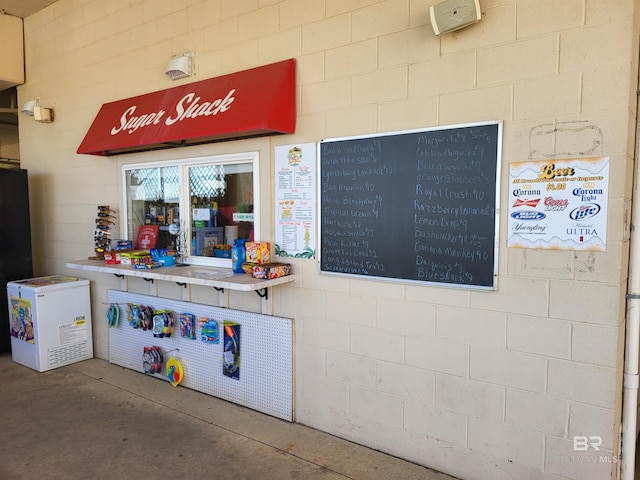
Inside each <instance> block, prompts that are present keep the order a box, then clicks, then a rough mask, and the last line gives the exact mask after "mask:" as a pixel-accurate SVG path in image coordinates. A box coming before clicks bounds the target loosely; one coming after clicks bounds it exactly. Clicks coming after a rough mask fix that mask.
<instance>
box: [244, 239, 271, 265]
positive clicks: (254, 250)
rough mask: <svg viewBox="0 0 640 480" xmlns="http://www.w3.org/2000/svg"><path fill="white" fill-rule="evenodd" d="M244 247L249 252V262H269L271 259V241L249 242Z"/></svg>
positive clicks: (247, 258) (247, 256) (247, 259)
mask: <svg viewBox="0 0 640 480" xmlns="http://www.w3.org/2000/svg"><path fill="white" fill-rule="evenodd" d="M244 247H245V250H246V253H247V255H246V261H247V262H249V263H269V262H270V261H271V251H270V250H269V242H247V243H246V244H245V246H244Z"/></svg>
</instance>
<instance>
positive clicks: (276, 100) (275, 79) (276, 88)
mask: <svg viewBox="0 0 640 480" xmlns="http://www.w3.org/2000/svg"><path fill="white" fill-rule="evenodd" d="M295 122H296V107H295V60H294V59H290V60H285V61H282V62H278V63H273V64H271V65H265V66H262V67H256V68H252V69H250V70H244V71H242V72H236V73H232V74H229V75H224V76H221V77H216V78H211V79H208V80H202V81H200V82H194V83H189V84H185V85H181V86H179V87H174V88H169V89H167V90H161V91H158V92H153V93H148V94H145V95H140V96H137V97H131V98H127V99H124V100H118V101H115V102H111V103H105V104H104V105H103V106H102V108H101V109H100V111H99V112H98V114H97V116H96V118H95V120H94V121H93V123H92V125H91V127H90V128H89V131H88V132H87V134H86V135H85V137H84V140H83V141H82V143H81V144H80V146H79V147H78V150H77V153H80V154H91V155H115V154H119V153H130V152H139V151H144V150H152V149H156V148H167V147H176V146H185V145H193V144H197V143H206V142H213V141H218V140H224V139H232V138H239V137H248V136H259V135H273V134H280V133H294V131H295Z"/></svg>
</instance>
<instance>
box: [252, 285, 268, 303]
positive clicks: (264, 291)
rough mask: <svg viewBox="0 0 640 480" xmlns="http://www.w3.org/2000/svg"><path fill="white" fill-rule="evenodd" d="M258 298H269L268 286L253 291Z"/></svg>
mask: <svg viewBox="0 0 640 480" xmlns="http://www.w3.org/2000/svg"><path fill="white" fill-rule="evenodd" d="M255 292H256V293H257V294H258V296H259V297H260V298H264V299H265V300H269V287H265V288H262V289H260V290H256V291H255Z"/></svg>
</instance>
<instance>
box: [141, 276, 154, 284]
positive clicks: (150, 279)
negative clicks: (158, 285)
mask: <svg viewBox="0 0 640 480" xmlns="http://www.w3.org/2000/svg"><path fill="white" fill-rule="evenodd" d="M142 279H143V280H144V281H145V282H151V283H153V278H144V277H142Z"/></svg>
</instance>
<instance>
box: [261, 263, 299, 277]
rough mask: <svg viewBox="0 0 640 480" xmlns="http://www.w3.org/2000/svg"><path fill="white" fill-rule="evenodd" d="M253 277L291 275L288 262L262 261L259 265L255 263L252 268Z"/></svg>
mask: <svg viewBox="0 0 640 480" xmlns="http://www.w3.org/2000/svg"><path fill="white" fill-rule="evenodd" d="M252 270H253V271H252V275H253V278H268V279H272V278H278V277H284V276H286V275H291V264H290V263H280V262H274V263H263V264H261V265H255V266H254V267H253V269H252Z"/></svg>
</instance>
